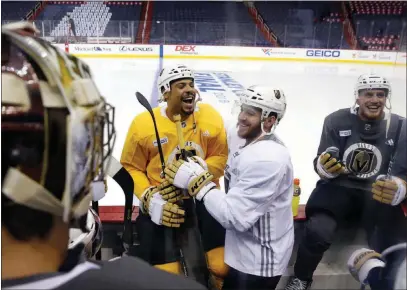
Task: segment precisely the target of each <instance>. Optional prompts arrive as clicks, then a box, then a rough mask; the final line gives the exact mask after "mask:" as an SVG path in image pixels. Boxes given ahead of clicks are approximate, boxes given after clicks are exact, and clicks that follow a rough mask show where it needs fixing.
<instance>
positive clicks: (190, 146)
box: [167, 141, 205, 164]
mask: <svg viewBox="0 0 407 290" xmlns="http://www.w3.org/2000/svg"><path fill="white" fill-rule="evenodd" d="M185 151H187V156H199V157H201V158H203V159H205V154H204V151H203V150H202V147H201V146H200V145H199V144H196V143H195V142H192V141H186V142H185ZM180 157H181V148H180V147H179V145H178V146H177V147H175V148H174V150H172V152H171V153H170V155H169V156H168V161H167V164H171V163H172V162H173V161H174V160H178V159H179V158H180Z"/></svg>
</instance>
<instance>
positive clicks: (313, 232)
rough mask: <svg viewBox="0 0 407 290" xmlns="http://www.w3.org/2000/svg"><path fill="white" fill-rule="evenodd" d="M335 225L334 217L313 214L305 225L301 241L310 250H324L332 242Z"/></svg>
mask: <svg viewBox="0 0 407 290" xmlns="http://www.w3.org/2000/svg"><path fill="white" fill-rule="evenodd" d="M336 226H337V223H336V221H335V219H334V218H333V217H331V216H330V215H327V214H324V213H318V214H314V215H313V216H311V218H310V219H309V220H308V222H307V224H306V225H305V232H304V240H303V243H304V244H305V245H306V246H307V248H308V249H309V250H310V251H312V252H321V251H322V252H325V251H326V250H328V249H329V247H330V246H331V244H332V240H333V238H334V234H335V231H336Z"/></svg>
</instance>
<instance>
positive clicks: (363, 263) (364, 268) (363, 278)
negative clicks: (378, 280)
mask: <svg viewBox="0 0 407 290" xmlns="http://www.w3.org/2000/svg"><path fill="white" fill-rule="evenodd" d="M380 258H381V255H380V254H379V253H377V252H375V251H373V250H371V249H365V248H362V249H358V250H356V251H355V252H353V253H352V255H351V256H350V258H349V260H348V269H349V272H350V273H351V274H352V276H353V278H355V279H356V280H357V281H359V282H360V283H362V284H364V285H365V284H367V277H368V275H369V272H370V271H371V270H372V269H373V268H377V267H380V268H384V267H385V263H384V262H383V261H382V260H381V259H380Z"/></svg>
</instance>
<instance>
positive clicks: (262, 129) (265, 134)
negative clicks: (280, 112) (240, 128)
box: [260, 120, 278, 137]
mask: <svg viewBox="0 0 407 290" xmlns="http://www.w3.org/2000/svg"><path fill="white" fill-rule="evenodd" d="M277 125H278V121H277V120H276V122H275V123H274V124H273V127H271V130H270V132H266V131H265V130H264V121H262V122H261V131H262V132H263V133H262V134H261V135H260V137H262V136H268V135H272V134H273V133H274V131H275V130H276V127H277Z"/></svg>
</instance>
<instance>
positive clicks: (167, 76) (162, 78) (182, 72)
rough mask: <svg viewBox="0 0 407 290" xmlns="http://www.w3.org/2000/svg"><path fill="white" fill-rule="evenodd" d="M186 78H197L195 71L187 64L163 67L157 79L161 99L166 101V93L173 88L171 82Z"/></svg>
mask: <svg viewBox="0 0 407 290" xmlns="http://www.w3.org/2000/svg"><path fill="white" fill-rule="evenodd" d="M184 78H192V79H195V75H194V71H193V70H192V69H190V68H189V67H187V66H186V65H183V64H176V65H172V66H168V67H165V68H163V69H162V70H161V72H160V75H159V77H158V81H157V86H158V94H159V96H160V97H159V101H160V102H162V101H164V94H165V93H166V92H168V91H169V90H170V89H171V85H170V83H171V82H173V81H176V80H180V79H184Z"/></svg>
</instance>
